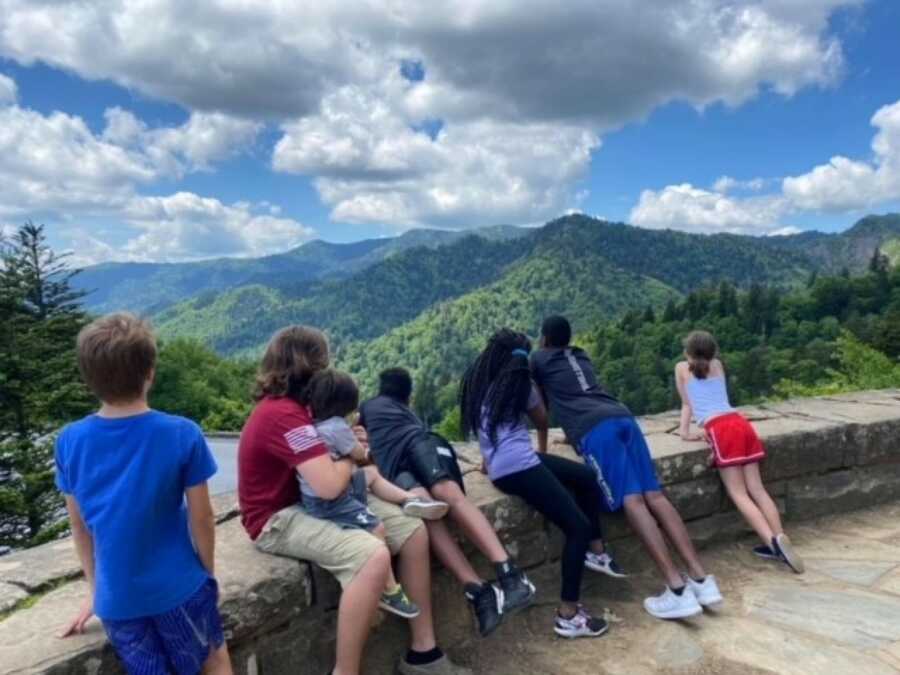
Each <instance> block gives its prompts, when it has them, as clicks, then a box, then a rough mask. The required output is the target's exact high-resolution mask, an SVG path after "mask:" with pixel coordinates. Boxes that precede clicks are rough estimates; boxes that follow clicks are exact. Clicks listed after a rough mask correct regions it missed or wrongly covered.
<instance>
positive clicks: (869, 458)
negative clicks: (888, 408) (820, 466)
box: [844, 419, 900, 466]
mask: <svg viewBox="0 0 900 675" xmlns="http://www.w3.org/2000/svg"><path fill="white" fill-rule="evenodd" d="M898 439H900V420H898V419H891V420H882V421H878V422H871V423H868V424H854V425H852V426H850V428H849V438H848V442H847V447H846V448H845V450H844V466H866V465H870V464H883V463H891V462H900V440H898Z"/></svg>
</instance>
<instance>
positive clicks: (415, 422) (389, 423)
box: [359, 396, 428, 480]
mask: <svg viewBox="0 0 900 675" xmlns="http://www.w3.org/2000/svg"><path fill="white" fill-rule="evenodd" d="M359 423H360V424H361V425H362V426H364V427H365V428H366V432H367V433H368V434H369V451H370V452H371V454H372V459H373V460H374V461H375V464H376V465H377V466H378V470H379V471H381V473H382V474H383V475H384V476H385V478H388V479H389V480H390V479H391V478H394V477H395V476H396V474H397V471H398V467H399V465H400V463H401V460H402V458H403V455H404V454H405V453H406V451H407V450H408V449H409V448H410V447H411V446H412V444H413V443H415V442H416V441H419V440H421V439H423V438H425V437H426V436H427V435H428V427H426V426H425V424H424V423H423V422H422V420H420V419H419V418H418V417H416V414H415V413H414V412H413V411H412V410H410V409H409V406H408V405H404V404H403V403H401V402H400V401H398V400H397V399H394V398H391V397H390V396H376V397H375V398H371V399H369V400H368V401H364V402H363V404H362V405H361V406H360V407H359Z"/></svg>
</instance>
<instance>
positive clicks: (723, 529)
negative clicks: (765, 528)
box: [685, 511, 753, 548]
mask: <svg viewBox="0 0 900 675" xmlns="http://www.w3.org/2000/svg"><path fill="white" fill-rule="evenodd" d="M685 525H687V529H688V532H689V533H690V535H691V540H692V541H693V542H694V545H695V546H696V547H697V548H706V547H707V546H710V545H712V544H715V543H718V542H721V541H728V540H734V539H739V538H741V537H743V536H746V535H748V534H752V533H753V528H751V527H750V526H749V525H748V524H747V523H746V521H745V520H744V518H743V516H741V514H740V513H738V512H737V511H724V512H722V513H716V514H713V515H711V516H707V517H706V518H700V519H699V520H692V521H689V522H687V523H685Z"/></svg>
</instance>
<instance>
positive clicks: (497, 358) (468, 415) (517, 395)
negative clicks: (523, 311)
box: [459, 328, 531, 444]
mask: <svg viewBox="0 0 900 675" xmlns="http://www.w3.org/2000/svg"><path fill="white" fill-rule="evenodd" d="M530 351H531V342H530V341H529V339H528V338H527V337H526V336H525V335H524V334H523V333H517V332H515V331H513V330H510V329H509V328H502V329H500V330H498V331H497V332H496V333H494V334H493V335H492V336H491V338H490V339H489V340H488V343H487V346H486V347H485V348H484V351H482V352H481V354H479V356H478V358H477V359H475V362H474V363H473V364H472V365H471V366H469V369H468V370H467V371H466V374H465V376H464V377H463V380H462V383H461V384H460V388H459V406H460V413H461V415H460V418H461V421H462V431H463V434H464V435H466V436H468V435H469V434H475V435H477V434H478V431H479V429H481V428H482V421H484V423H485V424H484V428H485V431H486V432H487V434H488V437H489V438H490V439H491V442H492V443H494V444H496V443H497V429H498V428H499V427H500V426H501V425H504V424H517V423H518V422H519V421H520V420H521V418H522V414H523V413H524V412H526V410H527V408H528V398H529V396H530V395H531V371H530V369H529V367H528V353H529V352H530Z"/></svg>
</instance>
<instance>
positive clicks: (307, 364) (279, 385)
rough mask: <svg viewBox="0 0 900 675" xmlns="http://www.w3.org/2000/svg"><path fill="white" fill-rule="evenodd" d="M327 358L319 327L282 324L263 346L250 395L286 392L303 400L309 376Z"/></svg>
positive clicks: (318, 369)
mask: <svg viewBox="0 0 900 675" xmlns="http://www.w3.org/2000/svg"><path fill="white" fill-rule="evenodd" d="M328 362H329V355H328V339H327V338H326V337H325V334H324V333H323V332H322V331H320V330H318V329H317V328H310V327H309V326H288V327H287V328H282V329H281V330H279V331H278V332H277V333H275V335H273V336H272V339H271V340H269V344H268V346H267V347H266V353H265V354H264V355H263V358H262V363H261V364H260V366H259V372H258V373H257V375H256V387H255V390H254V392H253V396H254V398H255V399H256V400H257V401H258V400H260V399H262V398H265V397H266V396H288V397H290V398H293V399H296V400H297V401H299V402H301V403H306V400H305V398H306V388H307V385H308V384H309V381H310V379H311V378H312V376H313V375H315V374H316V373H317V372H319V371H320V370H324V369H325V368H327V367H328Z"/></svg>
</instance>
